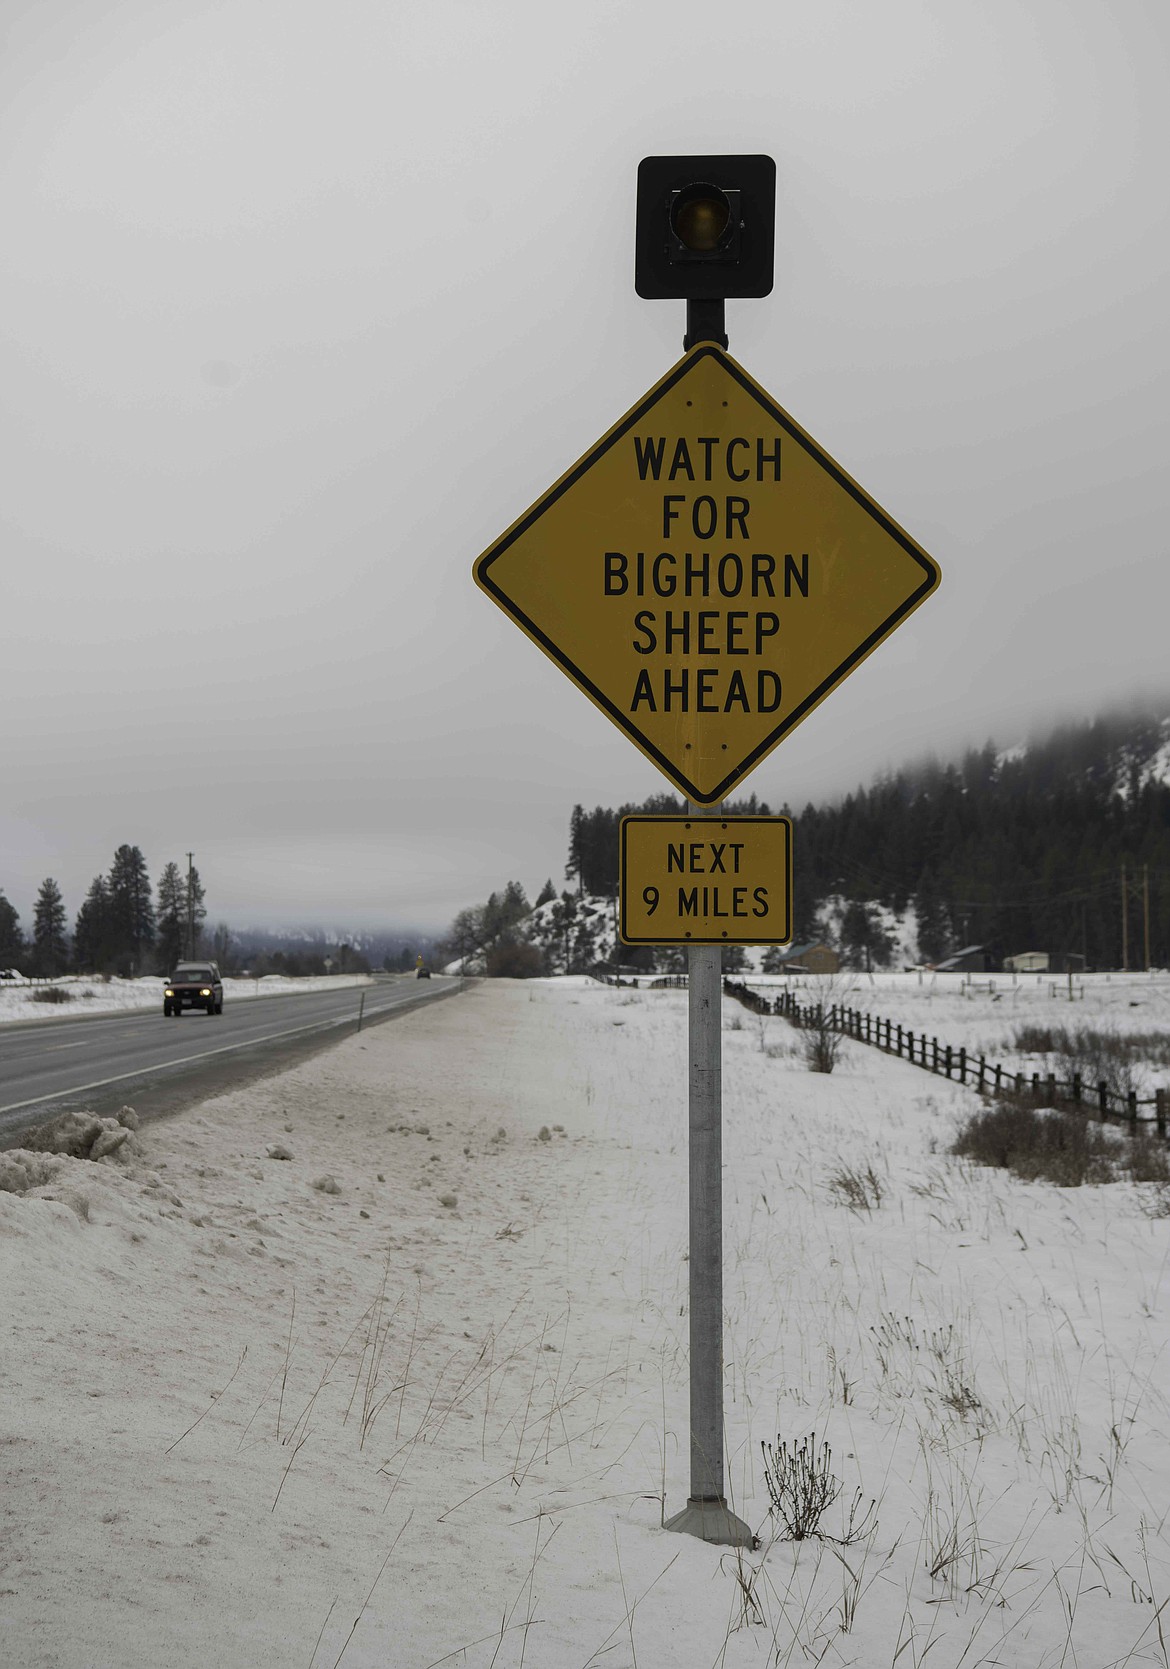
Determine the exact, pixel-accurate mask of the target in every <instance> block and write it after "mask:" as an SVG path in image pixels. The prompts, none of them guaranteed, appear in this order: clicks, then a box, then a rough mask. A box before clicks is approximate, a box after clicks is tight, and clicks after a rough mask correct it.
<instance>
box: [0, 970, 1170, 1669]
mask: <svg viewBox="0 0 1170 1669" xmlns="http://www.w3.org/2000/svg"><path fill="white" fill-rule="evenodd" d="M891 1000H892V999H891ZM921 1000H922V1001H923V1003H924V1004H925V1002H926V1001H927V998H926V997H925V996H923V997H922V999H921ZM930 1000H931V1001H933V1002H938V1001H939V1000H940V999H939V998H938V996H937V994H936V996H935V997H934V998H932V999H930ZM1020 1000H1021V1001H1022V1000H1023V999H1022V998H1021V999H1020ZM948 1001H950V999H948ZM963 1001H964V999H962V998H955V999H954V1005H953V1008H952V1009H951V1010H948V1012H953V1013H955V1014H956V1015H957V1014H959V1013H960V1012H961V1007H960V1005H961V1004H962V1002H963ZM1089 1008H1090V1005H1089V1002H1088V1000H1087V999H1086V1002H1085V1004H1084V1005H1080V1004H1078V1005H1077V1012H1078V1014H1081V1013H1087V1012H1088V1011H1089ZM899 1012H900V1013H904V1012H905V1011H904V1009H899ZM931 1029H936V1024H935V1022H934V1020H933V1019H932V1022H931ZM937 1029H938V1030H939V1031H940V1033H941V1032H942V1030H943V1021H942V1019H941V1017H940V1018H939V1020H938V1022H937ZM685 1034H686V997H685V993H679V992H673V991H663V992H651V991H644V990H642V991H631V990H626V989H620V990H619V989H611V988H603V987H598V986H588V985H585V984H583V983H581V982H573V983H568V984H566V983H563V982H548V983H529V984H520V983H512V982H504V981H496V982H485V983H483V984H480V985H478V986H476V987H474V988H472V989H470V990H469V991H468V992H467V993H466V994H465V995H464V996H463V997H461V998H460V1000H459V1001H456V1002H447V1003H442V1004H435V1005H433V1006H427V1007H425V1008H423V1009H420V1010H418V1011H416V1012H414V1013H412V1014H409V1015H407V1016H405V1017H403V1018H402V1019H401V1020H398V1021H397V1022H395V1024H393V1025H388V1026H381V1027H377V1028H375V1029H372V1030H369V1031H366V1032H363V1033H362V1034H361V1036H353V1037H349V1038H346V1039H345V1040H343V1041H341V1042H339V1043H338V1044H336V1045H335V1046H333V1047H332V1048H331V1049H329V1050H328V1051H326V1052H324V1053H322V1054H320V1055H318V1056H316V1057H314V1058H313V1059H312V1060H310V1061H308V1062H306V1063H304V1064H302V1065H300V1066H298V1067H296V1068H295V1069H294V1070H292V1071H290V1072H288V1073H286V1074H284V1075H282V1076H279V1077H275V1078H273V1079H270V1080H268V1081H267V1082H265V1083H263V1084H261V1085H259V1086H255V1085H253V1086H251V1087H249V1088H248V1089H246V1090H242V1091H240V1092H237V1093H235V1094H231V1095H226V1096H222V1097H220V1098H218V1099H216V1100H213V1101H210V1102H207V1103H205V1104H204V1105H203V1106H202V1107H201V1108H198V1109H196V1110H194V1111H192V1112H189V1113H187V1114H184V1115H183V1116H181V1117H178V1118H176V1119H174V1120H173V1121H169V1122H163V1123H153V1124H151V1125H149V1126H146V1127H144V1128H143V1129H142V1130H141V1131H140V1132H139V1134H138V1135H137V1137H133V1138H128V1139H126V1140H124V1141H123V1142H122V1145H121V1147H119V1148H118V1149H117V1151H116V1153H114V1154H112V1155H111V1156H110V1157H109V1158H107V1159H105V1160H103V1161H101V1162H100V1163H90V1162H86V1161H82V1160H67V1159H55V1158H54V1159H47V1158H46V1157H45V1156H44V1155H30V1156H29V1157H28V1159H27V1160H26V1161H24V1163H25V1165H26V1168H27V1174H26V1177H25V1181H26V1183H32V1184H34V1186H32V1187H31V1189H30V1190H29V1191H26V1192H21V1193H12V1192H7V1193H6V1192H0V1291H3V1293H4V1304H5V1322H6V1328H5V1331H6V1342H5V1349H4V1353H3V1357H2V1359H0V1375H2V1377H3V1384H4V1394H3V1397H2V1398H0V1444H2V1445H3V1449H2V1453H3V1472H4V1476H5V1488H4V1491H3V1494H2V1495H0V1514H2V1519H0V1524H2V1531H0V1550H2V1551H0V1662H3V1663H4V1664H5V1665H6V1666H8V1665H11V1666H12V1669H18V1666H30V1669H31V1666H34V1665H35V1666H46V1669H48V1666H52V1669H81V1666H90V1665H93V1666H101V1669H107V1666H113V1665H117V1666H118V1669H157V1666H158V1665H166V1666H167V1669H208V1666H210V1665H224V1666H230V1669H234V1666H237V1665H239V1666H247V1669H269V1666H271V1669H289V1666H296V1669H337V1666H339V1665H340V1666H341V1669H399V1666H404V1669H437V1666H439V1665H460V1666H464V1665H465V1666H468V1669H518V1666H521V1665H527V1666H528V1669H589V1666H598V1669H602V1666H609V1669H635V1666H636V1669H717V1666H723V1665H726V1666H729V1669H737V1666H748V1665H752V1666H761V1669H764V1666H769V1669H770V1666H773V1665H811V1664H822V1665H834V1666H837V1665H856V1666H859V1669H886V1666H889V1669H894V1666H897V1669H922V1666H925V1669H960V1666H961V1669H981V1666H988V1669H989V1666H991V1665H997V1666H1001V1669H1002V1666H1008V1669H1012V1666H1014V1669H1074V1666H1078V1665H1079V1666H1080V1669H1120V1666H1122V1665H1147V1664H1149V1665H1162V1666H1163V1669H1165V1666H1166V1665H1167V1662H1168V1657H1167V1646H1168V1641H1167V1634H1168V1633H1170V1603H1168V1602H1170V1406H1168V1402H1167V1386H1168V1385H1170V1373H1168V1366H1170V1359H1168V1352H1167V1344H1168V1342H1170V1218H1166V1217H1158V1216H1156V1215H1152V1214H1150V1213H1152V1212H1153V1211H1154V1210H1155V1208H1156V1204H1157V1202H1156V1200H1155V1199H1153V1198H1151V1197H1150V1196H1149V1195H1148V1194H1143V1192H1142V1191H1141V1190H1139V1189H1137V1188H1135V1187H1134V1186H1133V1185H1130V1184H1114V1185H1110V1186H1108V1187H1104V1188H1095V1189H1090V1188H1084V1189H1079V1190H1074V1189H1068V1190H1062V1189H1057V1188H1053V1187H1050V1186H1046V1185H1042V1184H1027V1185H1025V1184H1022V1183H1019V1182H1017V1181H1015V1180H1013V1179H1012V1178H1011V1177H1009V1176H1007V1175H1005V1174H1002V1173H999V1172H990V1171H986V1170H980V1169H975V1168H971V1167H969V1166H967V1165H964V1164H960V1163H959V1162H957V1161H955V1160H953V1159H951V1158H949V1157H948V1156H947V1154H946V1151H945V1150H946V1147H947V1143H948V1141H949V1139H950V1136H951V1133H952V1131H953V1129H954V1127H955V1123H956V1119H957V1118H958V1117H959V1115H960V1114H961V1113H962V1111H963V1110H964V1109H966V1108H969V1107H971V1106H972V1105H973V1104H974V1098H973V1097H972V1096H971V1095H970V1094H969V1092H964V1091H962V1090H960V1089H959V1088H958V1086H955V1085H950V1084H947V1083H946V1082H945V1081H942V1080H940V1079H937V1078H932V1077H930V1076H929V1075H927V1074H926V1073H923V1072H921V1071H920V1070H917V1069H915V1068H912V1067H910V1066H908V1065H905V1064H903V1063H900V1062H898V1061H896V1060H893V1059H890V1058H889V1057H886V1056H883V1055H881V1054H879V1053H878V1052H877V1051H876V1050H873V1049H867V1048H865V1047H864V1046H862V1045H857V1044H851V1043H846V1044H845V1045H844V1048H843V1055H842V1060H841V1064H840V1066H839V1068H838V1070H837V1071H836V1072H835V1073H834V1074H833V1075H832V1076H829V1077H826V1076H815V1075H812V1074H810V1073H809V1072H808V1071H806V1070H805V1069H804V1067H803V1064H802V1062H801V1060H800V1058H799V1055H798V1053H797V1052H796V1035H795V1034H794V1033H793V1032H792V1031H791V1029H790V1028H789V1027H788V1026H787V1024H786V1022H784V1021H782V1020H779V1019H768V1020H764V1021H762V1022H761V1021H757V1020H756V1019H754V1018H753V1017H752V1016H751V1015H749V1014H747V1013H746V1012H745V1011H744V1010H743V1009H742V1008H740V1007H739V1006H738V1005H737V1004H735V1003H733V1002H730V1001H727V1002H725V1006H724V1046H725V1047H724V1116H725V1129H726V1135H725V1149H724V1157H725V1162H726V1169H725V1174H724V1194H725V1227H724V1245H725V1253H724V1267H725V1293H724V1296H725V1308H726V1334H725V1337H726V1413H727V1448H728V1462H727V1478H728V1485H729V1493H730V1495H731V1496H732V1498H733V1504H734V1507H735V1509H736V1511H738V1512H739V1513H740V1514H742V1515H743V1516H744V1517H745V1518H746V1519H747V1520H748V1521H749V1522H750V1524H751V1525H752V1526H753V1528H754V1529H756V1530H757V1531H758V1533H759V1536H760V1538H761V1545H760V1547H759V1549H758V1551H753V1552H751V1553H745V1554H742V1555H737V1554H735V1553H733V1552H731V1551H729V1550H726V1549H718V1548H713V1547H710V1546H707V1545H705V1544H704V1543H701V1542H699V1541H696V1540H693V1539H692V1538H690V1537H687V1536H676V1535H672V1534H670V1533H667V1532H665V1531H664V1530H663V1529H662V1527H661V1524H662V1518H663V1515H664V1513H666V1514H669V1513H671V1512H673V1511H676V1510H678V1509H679V1508H680V1507H681V1506H682V1505H683V1504H684V1499H685V1495H686V1490H687V1482H688V1478H687V1316H686V1308H687V1263H686V1256H685V1254H686V1244H687V1224H686V1128H687V1116H686V1107H685V1081H686V1073H685ZM957 1040H959V1039H957ZM109 1139H110V1140H114V1139H116V1132H115V1133H112V1134H110V1137H109ZM136 1148H137V1149H140V1151H134V1150H135V1149H136ZM19 1159H20V1156H19V1155H11V1154H9V1155H4V1156H0V1160H2V1161H3V1162H5V1163H8V1164H10V1165H11V1163H12V1162H13V1161H14V1160H15V1161H17V1162H19ZM119 1161H120V1162H119ZM38 1167H39V1169H38ZM865 1167H870V1168H872V1172H873V1175H874V1177H875V1178H876V1179H877V1180H878V1183H879V1185H880V1203H878V1204H877V1205H876V1207H875V1208H873V1209H869V1210H861V1211H854V1210H850V1209H848V1208H847V1207H846V1206H845V1205H844V1204H842V1203H840V1197H841V1196H840V1192H839V1190H835V1189H834V1187H833V1185H832V1183H833V1178H834V1176H835V1175H837V1174H838V1173H840V1172H841V1171H842V1170H843V1169H844V1168H857V1169H860V1168H865ZM49 1173H51V1174H49ZM38 1174H44V1175H45V1176H46V1180H45V1181H44V1182H43V1183H42V1184H41V1185H40V1186H36V1185H35V1182H36V1177H37V1175H38ZM9 1176H10V1182H11V1180H12V1172H11V1171H10V1172H9ZM54 1196H55V1197H54ZM811 1434H815V1435H816V1439H817V1443H818V1444H820V1443H821V1442H822V1441H823V1440H827V1441H828V1443H829V1444H830V1445H831V1448H832V1460H831V1467H832V1472H833V1474H834V1475H835V1476H836V1477H837V1478H838V1479H839V1480H840V1482H841V1485H842V1493H841V1498H840V1500H839V1501H838V1502H837V1503H836V1504H835V1505H834V1506H833V1507H831V1508H829V1510H828V1511H827V1512H826V1513H825V1515H824V1518H823V1520H822V1522H821V1524H820V1526H819V1528H820V1530H821V1531H822V1532H823V1534H821V1535H818V1536H812V1537H809V1538H807V1539H805V1540H802V1541H799V1542H796V1541H791V1540H785V1539H783V1538H782V1537H781V1536H780V1535H779V1534H778V1533H777V1531H778V1526H777V1524H776V1521H775V1519H774V1518H773V1517H771V1516H770V1515H769V1510H768V1508H769V1497H768V1492H767V1489H766V1487H765V1481H764V1474H763V1468H762V1459H761V1441H763V1440H767V1441H768V1442H770V1443H775V1442H776V1440H777V1438H779V1439H781V1440H785V1441H787V1442H789V1443H796V1442H800V1441H802V1440H804V1439H805V1438H807V1437H809V1436H810V1435H811ZM857 1491H860V1493H861V1507H860V1510H861V1512H862V1513H868V1517H867V1518H866V1520H865V1533H864V1534H863V1535H862V1536H861V1538H860V1539H857V1540H854V1541H853V1542H851V1543H850V1544H849V1545H842V1543H841V1541H840V1540H833V1539H832V1537H833V1536H838V1537H839V1536H840V1535H841V1533H842V1530H843V1528H844V1516H845V1513H846V1511H847V1508H848V1506H849V1504H850V1503H851V1502H852V1501H853V1500H854V1498H855V1492H857ZM870 1503H872V1507H871V1506H870V1505H869V1504H870Z"/></svg>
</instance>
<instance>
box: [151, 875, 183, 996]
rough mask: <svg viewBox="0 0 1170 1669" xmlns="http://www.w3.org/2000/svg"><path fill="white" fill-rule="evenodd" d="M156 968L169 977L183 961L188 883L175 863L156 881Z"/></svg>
mask: <svg viewBox="0 0 1170 1669" xmlns="http://www.w3.org/2000/svg"><path fill="white" fill-rule="evenodd" d="M157 920H158V968H159V972H160V973H164V974H169V973H170V972H171V971H172V970H173V969H174V967H175V966H176V964H177V963H179V962H181V961H182V960H183V946H184V945H185V943H186V939H187V883H186V881H185V880H184V878H183V876H182V875H180V873H179V866H178V864H177V863H169V864H167V866H166V868H165V869H164V870H163V872H162V874H161V875H160V876H159V878H158V917H157Z"/></svg>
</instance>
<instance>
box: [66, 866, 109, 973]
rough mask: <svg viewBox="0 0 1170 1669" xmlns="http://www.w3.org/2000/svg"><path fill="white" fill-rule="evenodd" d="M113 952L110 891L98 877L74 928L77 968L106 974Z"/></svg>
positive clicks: (100, 876) (102, 879) (95, 877)
mask: <svg viewBox="0 0 1170 1669" xmlns="http://www.w3.org/2000/svg"><path fill="white" fill-rule="evenodd" d="M111 950H112V946H111V936H110V889H109V888H108V887H107V885H106V878H105V876H104V875H95V876H94V878H93V882H92V884H91V886H90V889H89V891H88V893H87V894H86V895H85V902H84V904H82V906H81V908H80V910H78V912H77V920H76V922H75V923H74V927H73V965H74V967H75V968H76V969H77V971H78V973H82V974H98V973H106V972H108V971H109V968H110V963H111Z"/></svg>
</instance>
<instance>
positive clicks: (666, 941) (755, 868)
mask: <svg viewBox="0 0 1170 1669" xmlns="http://www.w3.org/2000/svg"><path fill="white" fill-rule="evenodd" d="M619 874H620V897H621V913H620V919H619V929H618V930H619V932H620V934H621V938H622V941H623V943H625V944H627V945H786V944H788V943H789V941H790V940H791V938H792V821H791V819H790V818H788V817H699V816H692V817H641V816H634V817H623V818H622V822H621V852H620V864H619Z"/></svg>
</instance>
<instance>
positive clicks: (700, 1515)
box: [666, 805, 755, 1547]
mask: <svg viewBox="0 0 1170 1669" xmlns="http://www.w3.org/2000/svg"><path fill="white" fill-rule="evenodd" d="M691 810H692V811H693V812H694V813H695V814H696V815H702V813H701V811H700V808H699V807H697V806H694V805H692V807H691ZM709 815H718V808H715V810H714V811H713V812H711V813H709ZM687 971H688V981H687V983H688V987H689V989H688V994H687V996H688V1014H687V1060H688V1068H689V1086H688V1115H689V1116H688V1123H689V1126H690V1135H689V1157H688V1164H689V1167H690V1185H689V1195H690V1312H691V1313H690V1350H691V1489H690V1494H689V1495H688V1497H687V1504H686V1506H685V1507H684V1508H683V1510H682V1512H680V1513H676V1514H675V1515H674V1517H673V1518H668V1519H667V1521H666V1528H667V1529H668V1530H683V1531H685V1532H686V1533H687V1534H688V1535H692V1536H700V1537H701V1538H702V1539H703V1541H708V1542H717V1543H720V1544H722V1545H724V1546H727V1547H751V1546H752V1544H753V1542H754V1539H755V1538H754V1537H753V1535H752V1532H751V1530H750V1528H749V1527H748V1526H747V1525H746V1524H745V1523H744V1521H743V1519H742V1518H737V1517H736V1515H735V1514H734V1513H733V1512H731V1511H730V1510H729V1508H728V1505H727V1498H726V1496H725V1494H724V1489H723V1021H722V1002H723V952H722V951H721V950H720V948H719V946H718V945H691V947H690V949H689V950H688V951H687Z"/></svg>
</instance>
